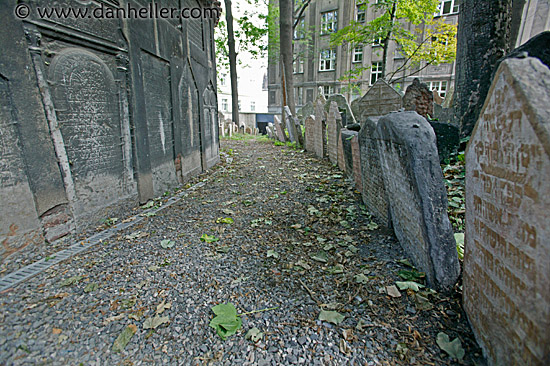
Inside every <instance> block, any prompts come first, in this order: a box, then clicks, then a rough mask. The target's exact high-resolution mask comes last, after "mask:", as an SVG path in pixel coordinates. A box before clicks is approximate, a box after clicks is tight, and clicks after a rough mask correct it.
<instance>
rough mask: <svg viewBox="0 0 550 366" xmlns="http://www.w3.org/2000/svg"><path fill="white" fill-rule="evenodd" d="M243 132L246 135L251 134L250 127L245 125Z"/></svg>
mask: <svg viewBox="0 0 550 366" xmlns="http://www.w3.org/2000/svg"><path fill="white" fill-rule="evenodd" d="M244 133H246V134H248V135H252V129H251V128H250V127H245V129H244Z"/></svg>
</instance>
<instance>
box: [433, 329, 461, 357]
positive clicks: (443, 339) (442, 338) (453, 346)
mask: <svg viewBox="0 0 550 366" xmlns="http://www.w3.org/2000/svg"><path fill="white" fill-rule="evenodd" d="M437 345H438V346H439V348H441V349H442V350H443V351H445V352H447V354H448V355H449V356H450V357H452V358H456V359H457V360H462V358H464V354H465V352H464V349H463V348H462V344H461V343H460V339H458V337H457V338H455V339H453V341H452V342H450V341H449V336H448V335H447V334H445V333H443V332H440V333H438V334H437Z"/></svg>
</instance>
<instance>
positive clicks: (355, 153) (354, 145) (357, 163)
mask: <svg viewBox="0 0 550 366" xmlns="http://www.w3.org/2000/svg"><path fill="white" fill-rule="evenodd" d="M350 142H351V158H352V160H353V161H352V164H353V181H354V182H355V187H356V189H361V187H362V186H363V177H362V176H361V151H360V150H359V133H358V132H357V134H356V135H354V136H353V137H352V139H351V141H350Z"/></svg>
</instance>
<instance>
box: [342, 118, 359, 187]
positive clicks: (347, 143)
mask: <svg viewBox="0 0 550 366" xmlns="http://www.w3.org/2000/svg"><path fill="white" fill-rule="evenodd" d="M357 134H358V132H356V131H351V130H348V129H347V128H342V130H340V139H341V140H342V150H343V151H344V154H343V156H344V164H345V166H346V169H345V172H346V173H347V175H348V176H349V177H350V178H353V154H352V149H351V140H352V139H353V138H354V136H357Z"/></svg>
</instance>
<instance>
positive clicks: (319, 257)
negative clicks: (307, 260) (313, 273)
mask: <svg viewBox="0 0 550 366" xmlns="http://www.w3.org/2000/svg"><path fill="white" fill-rule="evenodd" d="M311 259H313V260H314V261H317V262H322V263H327V261H328V254H327V252H325V251H323V250H321V251H320V252H318V253H317V254H315V255H312V256H311Z"/></svg>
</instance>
